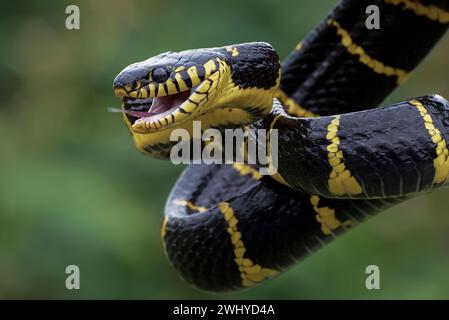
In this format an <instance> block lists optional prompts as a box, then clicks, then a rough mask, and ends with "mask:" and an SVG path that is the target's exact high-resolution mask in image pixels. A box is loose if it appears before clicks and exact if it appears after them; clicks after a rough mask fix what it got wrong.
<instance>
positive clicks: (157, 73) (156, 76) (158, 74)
mask: <svg viewBox="0 0 449 320" xmlns="http://www.w3.org/2000/svg"><path fill="white" fill-rule="evenodd" d="M152 77H153V80H154V81H156V82H159V83H163V82H165V81H167V79H168V72H167V70H165V69H164V68H162V67H159V68H156V69H154V70H153V74H152Z"/></svg>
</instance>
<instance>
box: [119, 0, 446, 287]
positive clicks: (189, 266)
mask: <svg viewBox="0 0 449 320" xmlns="http://www.w3.org/2000/svg"><path fill="white" fill-rule="evenodd" d="M372 4H374V5H377V6H378V7H379V9H380V19H381V24H380V29H379V30H368V29H367V28H366V26H365V20H366V14H365V9H366V7H367V6H368V5H372ZM448 25H449V2H447V1H443V0H419V1H417V0H370V1H361V0H343V1H341V2H340V3H339V4H338V5H337V7H336V8H334V10H333V11H332V12H331V13H330V14H329V16H328V17H327V18H326V19H325V20H324V21H323V22H322V23H321V24H319V25H318V26H317V27H316V28H315V29H314V30H313V31H312V32H311V34H310V35H309V36H308V37H307V38H306V39H305V40H304V41H303V42H301V43H300V44H298V45H297V46H296V48H295V50H293V52H291V53H290V55H289V56H288V57H287V58H286V59H285V60H284V62H283V63H282V65H281V64H280V63H279V59H278V56H277V53H276V51H275V50H274V49H273V48H272V47H271V46H270V45H269V44H267V43H246V44H237V45H230V46H226V47H220V48H210V49H195V50H189V51H183V52H167V53H164V54H161V55H158V56H155V57H152V58H150V59H148V60H145V61H142V62H138V63H135V64H132V65H130V66H128V67H127V68H125V69H124V70H123V71H122V72H121V73H120V74H119V75H118V76H117V77H116V79H115V80H114V91H115V94H116V95H117V96H119V97H121V98H122V109H123V115H124V119H125V122H126V124H127V125H128V128H129V130H130V132H131V134H132V137H133V139H134V142H135V144H136V146H137V147H138V148H139V149H140V150H142V151H143V152H144V153H146V154H148V155H150V156H152V157H157V158H163V159H165V158H168V157H169V154H170V150H171V148H172V147H173V145H174V144H175V142H171V141H170V139H169V137H170V133H171V132H172V131H173V130H174V129H176V128H184V129H186V130H188V131H190V132H192V121H193V120H201V124H202V129H203V130H205V129H208V128H217V129H220V130H223V129H225V128H243V129H244V130H248V128H258V129H260V128H265V129H267V130H268V131H269V130H273V129H277V130H278V134H279V137H278V139H279V149H278V154H279V164H278V172H277V174H275V175H273V176H261V175H260V173H259V171H257V170H256V168H255V167H253V166H248V165H245V164H239V163H235V164H228V165H206V164H198V165H189V166H188V167H187V169H186V170H185V171H184V173H183V174H182V175H181V177H180V178H179V180H178V182H177V183H176V185H175V187H174V189H173V191H172V193H171V195H170V197H169V199H168V202H167V205H166V208H165V218H164V221H163V224H162V238H163V243H164V246H165V249H166V252H167V255H168V258H169V260H170V261H171V263H172V265H173V266H174V267H175V269H176V270H177V271H178V272H179V273H180V274H181V276H182V277H183V278H184V279H185V280H187V281H188V282H189V283H191V284H193V285H194V286H196V287H199V288H201V289H205V290H211V291H226V290H236V289H241V288H246V287H251V286H253V285H255V284H258V283H260V282H262V281H263V280H265V279H268V278H272V277H274V276H276V275H277V274H279V273H280V272H282V271H283V270H285V269H286V268H287V267H288V266H290V265H292V264H294V263H295V262H297V261H298V260H300V259H302V258H304V257H305V256H307V255H309V254H311V253H313V252H314V251H316V250H317V249H319V248H321V247H322V246H324V245H325V244H326V243H327V242H329V241H330V240H332V239H334V238H335V237H336V236H337V235H339V234H341V233H342V232H344V231H346V230H348V229H349V228H352V227H353V226H355V225H356V224H358V223H360V222H361V221H364V220H365V219H366V218H368V217H370V216H372V215H374V214H376V213H378V212H380V211H382V210H383V209H384V208H386V207H389V206H392V205H394V204H397V203H399V202H401V201H403V200H404V199H407V198H410V197H411V196H414V195H415V194H418V193H422V192H423V191H426V190H431V189H434V188H437V187H440V186H444V185H445V184H446V182H447V180H448V179H449V151H448V146H447V141H449V104H448V102H447V101H446V100H445V99H444V98H442V97H440V96H437V95H429V96H425V97H420V98H414V99H410V100H408V101H403V102H399V103H396V104H393V105H389V106H385V107H382V108H374V107H377V106H378V105H379V103H380V102H381V101H382V100H383V99H384V98H385V97H386V96H387V95H389V94H390V93H391V91H392V90H394V89H395V88H396V87H397V86H398V85H400V84H401V83H402V82H403V81H404V80H405V79H406V78H407V77H408V75H409V73H410V72H411V71H412V70H413V68H414V67H415V66H416V65H417V64H418V63H419V62H420V61H421V60H422V59H423V58H424V56H425V55H426V54H427V53H428V52H429V51H430V49H431V48H432V47H433V46H434V45H435V43H436V42H437V41H438V40H439V39H440V38H441V37H442V35H443V34H444V33H445V31H446V29H447V27H448ZM281 70H282V72H281ZM243 129H242V130H243Z"/></svg>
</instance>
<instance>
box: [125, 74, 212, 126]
mask: <svg viewBox="0 0 449 320" xmlns="http://www.w3.org/2000/svg"><path fill="white" fill-rule="evenodd" d="M210 82H211V80H209V79H206V80H204V81H202V82H201V83H200V84H199V85H197V86H195V87H192V88H186V89H185V90H184V91H180V92H176V93H173V94H165V95H161V94H159V95H158V96H156V97H148V98H147V97H146V96H147V95H149V92H152V91H151V90H146V89H145V87H144V88H139V89H134V90H132V91H129V92H126V91H124V90H123V89H122V88H119V89H116V95H117V96H120V97H121V98H122V101H123V112H125V113H126V115H127V117H128V119H129V120H130V122H131V124H132V129H133V130H134V131H135V132H138V133H148V132H153V131H156V130H161V129H164V128H168V127H170V126H171V125H173V124H174V123H179V121H181V120H183V119H186V118H188V117H190V116H191V115H192V112H193V111H194V110H195V109H196V108H197V107H198V106H199V105H200V104H201V103H202V102H203V101H207V96H208V93H207V89H208V88H209V87H210ZM205 83H207V84H208V86H207V87H205V86H204V84H205ZM159 86H163V85H161V84H159ZM146 87H147V88H149V87H148V86H146ZM202 88H203V91H202ZM142 96H144V97H145V98H142Z"/></svg>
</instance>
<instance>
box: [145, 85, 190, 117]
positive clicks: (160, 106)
mask: <svg viewBox="0 0 449 320" xmlns="http://www.w3.org/2000/svg"><path fill="white" fill-rule="evenodd" d="M189 96H190V90H186V91H183V92H179V93H175V94H171V95H167V96H164V97H155V98H153V103H152V104H151V107H150V110H148V112H149V113H152V114H161V113H164V112H167V111H169V110H172V109H174V108H177V107H179V106H180V105H181V104H183V103H184V102H185V101H186V100H187V99H188V98H189Z"/></svg>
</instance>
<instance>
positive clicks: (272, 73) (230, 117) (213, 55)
mask: <svg viewBox="0 0 449 320" xmlns="http://www.w3.org/2000/svg"><path fill="white" fill-rule="evenodd" d="M279 81H280V64H279V57H278V55H277V53H276V51H275V50H274V49H273V48H272V47H271V45H269V44H267V43H262V42H253V43H245V44H238V45H231V46H225V47H219V48H207V49H195V50H187V51H181V52H166V53H162V54H160V55H157V56H154V57H152V58H149V59H147V60H144V61H141V62H137V63H133V64H131V65H129V66H128V67H126V68H125V69H124V70H123V71H121V72H120V73H119V74H118V75H117V77H116V78H115V80H114V85H113V87H114V93H115V94H116V95H117V96H118V97H120V98H121V99H122V102H123V103H122V110H123V111H124V114H125V121H126V122H127V123H128V126H129V128H130V130H131V132H132V133H133V135H147V137H141V136H140V137H137V139H138V140H139V141H140V143H141V144H148V143H149V140H155V139H159V141H160V140H161V136H162V134H161V132H164V131H165V132H166V133H167V132H170V131H171V130H172V129H174V128H178V127H186V126H188V125H189V124H190V125H191V122H192V121H193V120H202V121H204V123H203V124H202V125H203V126H205V127H206V128H207V127H220V128H223V127H226V126H228V125H229V126H231V127H234V128H235V127H236V126H240V127H243V126H245V125H247V124H249V123H252V122H254V121H256V120H258V119H260V118H263V117H264V116H265V115H266V114H267V113H268V112H269V111H270V110H271V107H272V101H273V97H274V94H275V92H276V89H277V87H278V85H279ZM203 128H204V127H203ZM166 133H165V134H164V136H166ZM155 134H156V136H154V135H155ZM149 135H153V137H151V138H150V137H149ZM135 138H136V137H135ZM143 141H145V142H143ZM153 142H154V141H153ZM161 142H162V141H161Z"/></svg>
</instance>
